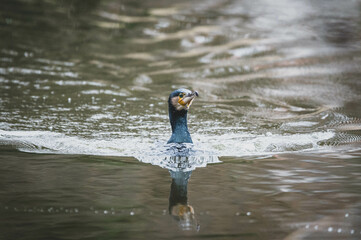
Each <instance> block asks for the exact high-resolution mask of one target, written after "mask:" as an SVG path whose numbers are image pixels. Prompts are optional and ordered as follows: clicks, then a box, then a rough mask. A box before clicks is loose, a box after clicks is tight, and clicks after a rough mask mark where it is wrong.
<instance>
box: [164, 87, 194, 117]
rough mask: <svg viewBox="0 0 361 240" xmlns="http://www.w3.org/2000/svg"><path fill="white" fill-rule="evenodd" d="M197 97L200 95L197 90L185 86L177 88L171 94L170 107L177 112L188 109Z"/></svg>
mask: <svg viewBox="0 0 361 240" xmlns="http://www.w3.org/2000/svg"><path fill="white" fill-rule="evenodd" d="M195 97H198V92H197V91H194V92H192V91H190V90H188V89H185V88H180V89H177V90H175V91H174V92H172V93H171V94H170V95H169V99H168V105H169V109H172V110H173V111H177V112H181V111H188V109H189V107H190V106H191V104H192V102H193V100H194V98H195Z"/></svg>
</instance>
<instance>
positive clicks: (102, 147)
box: [0, 130, 334, 170]
mask: <svg viewBox="0 0 361 240" xmlns="http://www.w3.org/2000/svg"><path fill="white" fill-rule="evenodd" d="M103 135H104V134H94V136H96V137H93V138H80V137H77V136H67V135H65V134H63V133H56V132H50V131H7V130H0V145H3V146H4V145H7V146H12V147H15V148H16V149H18V150H20V151H24V152H32V153H55V154H86V155H103V156H122V157H135V158H137V159H138V160H139V161H142V162H145V163H151V164H153V165H158V166H161V167H163V168H168V169H172V170H176V169H183V170H184V169H185V170H193V169H194V168H196V167H205V166H206V165H207V164H209V163H217V162H219V160H218V157H221V156H229V157H235V156H237V157H242V156H250V155H260V156H261V155H269V154H276V153H286V152H300V151H305V150H317V149H321V148H323V147H322V146H320V145H319V144H318V142H319V141H324V140H327V139H330V138H332V137H333V136H334V133H333V132H330V131H325V132H314V133H310V134H308V133H307V134H306V133H305V134H290V135H278V134H264V135H255V134H250V133H247V132H240V133H233V134H225V135H200V134H194V135H193V139H194V142H195V144H194V146H193V148H192V154H191V156H190V157H188V158H187V162H188V163H190V165H184V162H185V161H184V159H183V158H175V157H174V154H173V156H172V154H169V151H168V149H167V148H169V145H165V142H166V141H167V138H168V136H159V137H158V139H157V140H154V139H151V138H145V137H142V136H127V135H126V134H124V133H119V134H118V135H116V137H114V139H109V138H108V139H105V138H102V136H103ZM182 162H183V163H182ZM182 164H183V165H182Z"/></svg>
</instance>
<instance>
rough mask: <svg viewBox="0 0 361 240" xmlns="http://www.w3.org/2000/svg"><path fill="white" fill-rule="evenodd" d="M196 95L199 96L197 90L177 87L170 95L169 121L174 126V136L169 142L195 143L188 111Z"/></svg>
mask: <svg viewBox="0 0 361 240" xmlns="http://www.w3.org/2000/svg"><path fill="white" fill-rule="evenodd" d="M195 97H198V92H197V91H194V92H192V91H190V90H188V89H184V88H181V89H177V90H175V91H174V92H172V93H171V94H170V95H169V99H168V111H169V121H170V125H171V126H172V136H171V137H170V139H169V140H168V143H193V141H192V138H191V135H190V134H189V131H188V126H187V113H188V109H189V107H190V106H191V104H192V102H193V100H194V98H195Z"/></svg>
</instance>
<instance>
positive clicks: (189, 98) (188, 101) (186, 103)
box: [178, 91, 199, 110]
mask: <svg viewBox="0 0 361 240" xmlns="http://www.w3.org/2000/svg"><path fill="white" fill-rule="evenodd" d="M198 96H199V94H198V92H197V91H194V92H192V93H188V94H187V95H185V96H184V97H183V98H181V97H179V100H178V103H179V104H180V105H182V106H183V107H184V108H185V109H186V110H188V109H189V107H190V106H191V105H192V102H193V100H194V98H195V97H198Z"/></svg>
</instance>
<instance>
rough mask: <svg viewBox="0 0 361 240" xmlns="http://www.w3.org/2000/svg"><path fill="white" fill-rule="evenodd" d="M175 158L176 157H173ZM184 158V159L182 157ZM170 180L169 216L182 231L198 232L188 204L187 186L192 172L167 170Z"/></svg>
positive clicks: (197, 225) (196, 223)
mask: <svg viewBox="0 0 361 240" xmlns="http://www.w3.org/2000/svg"><path fill="white" fill-rule="evenodd" d="M175 158H177V157H175ZM183 158H186V157H183ZM169 173H170V176H171V178H172V184H171V187H170V195H169V214H170V215H172V216H173V218H174V219H175V220H176V221H178V223H179V226H180V228H181V229H182V230H196V231H199V229H200V226H199V224H198V222H197V219H196V217H195V214H194V209H193V207H192V206H191V205H189V204H188V197H187V186H188V180H189V178H190V177H191V174H192V171H186V172H185V171H182V170H181V169H180V171H173V170H169Z"/></svg>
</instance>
